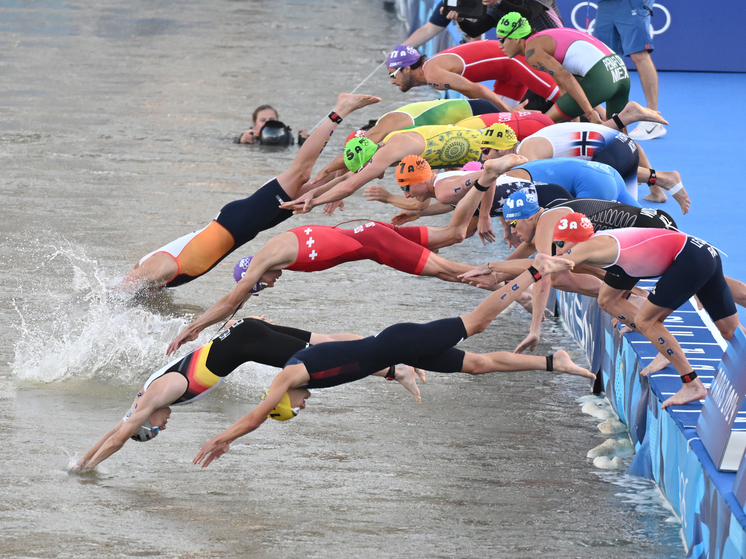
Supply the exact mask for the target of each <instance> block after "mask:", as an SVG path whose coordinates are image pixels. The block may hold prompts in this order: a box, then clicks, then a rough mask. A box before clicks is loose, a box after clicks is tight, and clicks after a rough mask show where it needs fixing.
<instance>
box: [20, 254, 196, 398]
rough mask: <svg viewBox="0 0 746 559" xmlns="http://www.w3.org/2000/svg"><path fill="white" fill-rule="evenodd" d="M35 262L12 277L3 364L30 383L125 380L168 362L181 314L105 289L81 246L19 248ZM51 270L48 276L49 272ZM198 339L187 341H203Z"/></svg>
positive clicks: (106, 281)
mask: <svg viewBox="0 0 746 559" xmlns="http://www.w3.org/2000/svg"><path fill="white" fill-rule="evenodd" d="M24 252H25V254H24V255H23V257H24V260H25V261H26V262H36V263H37V264H36V269H35V270H33V271H32V273H31V274H30V275H29V276H28V277H25V278H23V279H19V284H18V288H17V293H18V295H17V296H16V297H15V298H14V300H13V306H14V308H15V310H16V312H17V313H18V316H19V318H20V320H19V323H18V324H16V325H14V327H15V328H16V329H17V330H18V332H19V334H20V336H19V339H18V341H17V342H16V343H15V345H14V359H13V362H12V363H11V371H12V374H13V375H14V376H16V377H17V378H20V379H24V380H30V381H34V382H55V381H60V380H64V379H68V378H93V377H97V378H99V379H103V380H107V381H108V380H115V381H118V382H123V383H128V382H131V381H133V380H135V379H138V380H139V379H141V378H142V376H143V374H144V373H145V372H148V371H152V370H155V369H156V368H158V367H160V366H162V365H163V364H165V363H166V362H167V361H168V357H166V355H165V351H166V348H167V347H168V343H169V342H170V341H171V340H172V339H173V338H174V337H175V336H176V335H177V334H178V332H179V331H180V330H181V329H182V328H183V327H184V326H185V324H186V322H185V320H184V319H183V318H177V317H173V316H168V315H165V316H164V315H162V314H160V313H158V312H153V311H152V310H149V309H147V308H143V307H138V306H134V304H133V301H132V299H130V298H126V297H122V296H120V295H118V294H117V292H116V291H112V287H113V285H115V284H116V283H117V278H112V277H110V276H107V274H106V273H105V271H104V270H103V269H102V268H101V267H100V266H99V265H98V263H97V262H96V261H95V260H93V259H91V258H89V257H88V256H87V255H86V253H85V251H84V250H83V248H81V247H79V246H75V245H73V244H71V243H69V242H66V241H62V242H61V243H59V244H58V245H57V246H51V245H41V244H39V243H37V244H35V245H34V244H32V245H31V246H30V247H28V248H27V249H25V250H24ZM50 270H53V278H54V279H53V280H50V275H51V274H50V273H49V271H50ZM206 339H207V334H205V339H202V340H198V341H197V342H194V343H195V344H199V343H205V341H206Z"/></svg>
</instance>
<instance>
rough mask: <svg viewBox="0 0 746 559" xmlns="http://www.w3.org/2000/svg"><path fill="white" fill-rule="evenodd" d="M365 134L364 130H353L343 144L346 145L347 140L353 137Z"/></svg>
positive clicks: (363, 136) (361, 136) (364, 135)
mask: <svg viewBox="0 0 746 559" xmlns="http://www.w3.org/2000/svg"><path fill="white" fill-rule="evenodd" d="M366 136H367V134H366V133H365V130H355V131H354V132H353V133H352V134H350V135H349V136H347V139H346V140H345V145H347V142H349V141H350V140H352V139H353V138H365V137H366Z"/></svg>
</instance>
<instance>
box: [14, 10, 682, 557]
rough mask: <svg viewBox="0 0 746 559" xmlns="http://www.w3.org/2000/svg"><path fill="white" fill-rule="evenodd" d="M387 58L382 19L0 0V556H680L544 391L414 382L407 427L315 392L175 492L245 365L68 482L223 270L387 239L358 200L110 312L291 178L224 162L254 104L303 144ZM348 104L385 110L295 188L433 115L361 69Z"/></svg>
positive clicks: (336, 142)
mask: <svg viewBox="0 0 746 559" xmlns="http://www.w3.org/2000/svg"><path fill="white" fill-rule="evenodd" d="M405 34H406V28H405V26H404V24H402V23H401V22H399V21H398V20H397V19H396V16H395V15H394V14H393V13H392V12H390V11H387V10H386V9H385V8H384V4H383V3H382V2H380V1H379V0H368V1H365V0H347V1H344V2H332V1H329V0H315V1H310V0H306V1H302V0H298V1H290V0H278V1H270V0H253V1H222V2H195V1H193V0H182V1H180V2H175V1H173V0H154V1H152V2H147V3H144V2H143V3H141V2H135V3H132V4H126V3H124V4H123V3H119V2H113V1H111V0H95V1H94V0H91V1H90V2H86V1H77V2H76V1H73V2H66V1H62V0H60V1H54V0H49V1H38V2H33V3H32V2H17V1H8V0H0V46H1V47H2V51H1V54H0V71H1V73H2V80H0V164H1V166H2V167H1V168H2V173H1V174H0V197H1V200H2V219H0V238H1V239H2V243H0V254H1V255H2V256H1V257H2V262H3V272H2V275H1V276H0V318H1V319H2V323H3V325H4V329H3V332H4V336H3V343H2V344H1V345H0V363H2V365H0V367H1V368H0V400H1V402H2V405H0V443H1V444H2V449H3V451H2V457H1V458H0V465H1V466H2V467H0V488H2V489H1V490H0V557H14V558H15V557H60V558H63V557H64V558H67V557H70V558H83V557H86V558H87V557H91V558H93V557H133V556H135V557H143V556H154V557H220V558H223V557H225V558H228V557H247V558H253V557H257V558H261V557H300V556H305V557H323V558H329V557H356V556H358V557H359V556H364V557H374V558H378V557H381V558H384V557H397V558H398V557H423V558H424V557H427V558H432V557H448V558H451V557H454V558H461V557H510V558H512V557H543V556H551V557H590V556H596V557H619V558H623V557H625V558H626V557H648V558H649V557H672V556H673V557H675V556H681V555H683V552H684V550H683V547H682V544H681V540H680V537H679V528H680V524H679V523H678V520H677V519H676V518H674V517H673V516H672V513H671V512H670V511H669V510H668V509H667V508H666V507H665V506H664V504H663V503H662V500H661V498H660V496H659V494H658V492H657V490H656V489H655V488H654V486H653V485H652V484H651V483H649V482H647V481H645V480H639V479H632V478H628V477H626V476H624V475H623V474H621V473H618V472H605V471H601V470H598V469H597V468H595V467H594V466H593V464H592V462H591V460H589V459H587V458H586V452H587V451H588V450H590V449H591V448H593V447H595V446H597V445H599V444H600V443H602V442H603V441H604V440H605V439H606V437H604V436H602V435H601V433H600V432H599V431H598V429H597V428H596V425H597V424H598V423H599V420H597V419H593V418H592V417H589V416H588V415H584V414H583V413H582V412H581V410H580V408H581V404H582V402H581V401H579V398H581V397H583V396H587V394H588V384H587V381H584V380H582V379H579V378H576V377H565V376H558V375H554V374H551V373H541V372H522V373H509V374H501V375H500V374H495V375H484V376H482V377H475V378H472V377H469V376H467V375H436V374H431V375H430V376H429V378H428V382H427V384H426V385H424V386H422V394H423V403H422V405H421V406H416V405H415V404H414V402H413V400H412V399H411V397H410V396H409V394H408V393H407V392H406V391H404V390H403V389H402V388H401V387H400V386H399V385H395V384H396V383H387V382H385V381H383V380H382V379H378V378H372V379H366V380H364V381H361V382H358V383H354V384H350V385H346V386H342V387H338V388H334V389H329V390H321V391H316V392H315V393H314V395H313V397H312V398H311V400H309V405H308V408H307V409H306V410H305V411H304V412H302V414H301V416H300V417H299V418H297V419H296V420H295V421H291V422H286V423H277V422H268V423H267V424H265V425H264V426H263V427H262V429H260V430H259V431H257V432H255V433H253V434H251V435H250V436H247V437H245V438H244V439H242V440H240V441H238V442H237V443H235V444H234V445H233V448H232V449H231V451H230V452H229V453H228V454H227V455H226V456H224V457H223V458H221V459H220V460H219V461H217V462H215V463H214V464H212V465H211V466H210V467H209V468H207V469H204V470H203V469H200V468H198V467H196V466H193V465H192V464H191V459H192V457H193V456H194V455H195V454H196V452H197V450H198V449H199V448H200V446H201V445H202V443H203V442H204V441H205V440H206V439H208V438H209V437H211V436H212V435H214V434H216V433H218V432H219V431H221V430H222V429H224V428H225V427H227V426H228V425H230V424H231V423H232V422H233V421H235V419H237V418H238V417H240V416H241V415H243V414H244V413H245V412H246V411H247V410H248V409H250V406H253V405H254V403H255V402H256V401H257V400H258V399H259V397H260V395H261V394H262V392H263V391H264V389H265V388H266V387H267V386H268V385H269V383H270V381H271V379H272V376H273V374H274V373H275V372H276V371H275V370H273V369H271V368H269V367H262V366H257V365H244V366H243V367H241V368H240V369H239V370H238V371H237V372H236V373H234V374H233V375H231V377H230V378H229V380H228V382H226V383H224V384H223V386H222V387H221V388H220V389H219V390H218V391H217V392H216V393H215V394H213V395H211V396H210V397H209V398H206V399H204V400H201V401H200V402H199V403H197V404H194V405H191V406H185V407H181V408H175V409H174V413H173V415H172V418H171V420H170V422H169V425H168V430H167V431H166V432H165V433H163V434H162V435H161V436H160V437H158V439H157V440H156V441H153V442H151V443H149V444H147V445H138V444H136V443H128V444H127V445H125V447H124V448H123V449H122V450H121V451H120V452H119V453H117V454H116V455H115V456H113V457H112V458H110V459H109V460H107V461H106V462H104V463H103V464H102V465H100V466H99V467H98V468H97V469H96V470H95V471H94V472H91V473H88V474H85V475H73V474H69V473H68V468H69V466H70V464H71V463H73V462H74V460H76V459H77V458H78V457H80V456H81V455H82V454H83V453H84V452H85V451H86V450H87V449H88V448H89V447H90V446H91V445H92V444H93V443H94V442H95V441H96V440H97V439H98V437H100V436H101V435H102V434H103V433H104V432H105V431H106V430H107V429H109V428H110V427H111V426H113V425H114V424H115V423H116V422H117V421H118V420H119V419H120V418H121V417H122V415H123V413H124V412H125V411H126V410H127V408H128V407H129V405H130V402H131V401H132V398H133V396H134V395H135V394H136V392H137V390H138V389H139V388H140V387H141V386H142V383H143V381H144V380H145V379H146V378H147V377H148V376H149V374H150V372H152V371H153V370H154V369H155V368H158V367H161V366H162V365H163V364H165V363H166V362H167V361H168V358H167V357H166V356H165V349H166V347H167V345H168V342H169V341H170V340H171V339H172V338H173V337H174V336H175V334H176V333H177V332H178V331H179V330H180V329H181V328H182V327H183V326H184V325H185V324H186V323H188V322H189V321H190V320H191V318H192V317H194V316H195V315H198V314H199V313H201V312H202V311H203V310H205V309H206V308H207V307H209V306H210V305H211V304H212V303H213V302H214V301H215V300H216V299H217V298H218V297H219V296H221V295H222V294H224V293H225V292H227V291H228V290H229V289H230V288H231V287H232V285H233V279H232V274H231V268H232V266H233V264H234V262H235V261H236V260H237V259H238V258H239V257H240V256H243V255H245V254H250V253H252V252H253V251H256V250H257V249H258V248H259V247H260V246H261V245H262V244H263V243H264V242H265V241H266V240H268V239H269V238H271V237H272V236H273V235H274V234H277V233H279V232H281V231H283V230H286V229H289V228H291V227H297V226H300V225H303V224H309V223H323V224H335V223H337V222H339V221H344V220H345V219H360V218H371V219H379V220H388V219H390V217H391V216H392V215H393V213H394V212H393V210H392V209H391V207H389V206H385V205H383V204H380V203H377V202H367V201H365V200H364V198H363V197H362V196H361V195H359V194H358V195H357V196H355V197H353V198H351V199H350V200H348V202H347V205H346V208H345V211H344V213H342V214H337V215H335V216H333V217H327V216H324V215H323V214H322V213H320V212H318V211H315V212H313V213H311V214H307V215H304V216H298V217H296V218H293V219H292V220H291V221H289V222H287V223H286V224H284V225H281V226H280V228H278V229H277V230H274V231H267V232H264V233H262V234H260V235H259V236H258V237H257V238H256V239H255V240H254V241H253V242H251V243H250V244H249V245H248V246H246V247H244V249H242V250H240V251H239V253H236V255H235V258H234V257H233V256H231V257H229V258H228V259H226V261H225V262H224V263H222V264H221V265H219V266H218V267H217V268H216V269H215V270H213V271H212V272H211V273H210V274H208V275H206V276H205V277H203V278H200V279H199V280H197V281H195V282H192V283H191V284H188V285H185V286H183V287H180V288H178V289H176V290H172V291H170V292H168V293H164V294H160V295H157V296H154V297H152V298H151V299H149V300H145V301H139V302H135V303H132V302H129V303H122V302H117V301H116V300H115V299H113V298H111V297H110V296H109V293H110V289H111V287H112V286H113V285H115V284H116V283H117V282H118V281H119V280H120V279H121V278H122V277H123V276H124V274H125V273H126V272H127V270H128V269H129V268H130V267H131V266H132V265H133V264H134V263H135V262H136V261H137V260H138V259H139V258H140V257H141V256H142V255H144V254H146V253H147V252H149V251H151V250H154V249H155V248H157V247H159V246H161V245H162V244H165V243H166V242H167V241H170V240H172V239H174V238H176V237H178V236H181V235H183V234H185V233H187V232H189V231H192V230H194V229H197V228H200V227H202V226H204V225H205V224H207V223H208V222H209V221H210V220H211V219H212V218H213V217H214V216H215V215H216V214H217V212H218V210H219V209H220V208H221V207H222V206H223V205H224V204H226V203H227V202H229V201H231V200H235V199H239V198H244V197H246V196H247V195H249V194H250V193H251V192H253V191H254V190H255V189H256V188H257V187H259V186H260V185H261V184H262V183H263V182H265V181H266V180H267V179H269V178H271V177H272V176H274V175H276V174H278V173H280V172H282V171H283V170H284V169H286V168H287V167H288V166H289V164H290V162H291V161H292V158H293V157H294V155H295V154H296V153H297V147H291V148H287V149H274V150H272V149H269V150H268V149H263V148H258V147H247V146H240V145H236V144H233V143H232V140H233V138H235V137H236V136H238V135H239V133H240V132H242V131H243V130H245V129H246V128H248V127H249V126H250V120H251V112H252V111H253V109H254V107H255V106H257V105H259V104H263V103H271V104H273V105H274V106H275V107H276V108H277V109H278V110H279V112H280V118H281V120H283V121H284V122H286V123H287V124H289V125H291V126H292V127H293V128H294V129H295V130H296V131H297V130H298V129H300V128H304V127H305V128H311V127H313V125H314V124H316V123H317V122H318V121H319V120H320V119H321V118H323V117H324V115H325V114H326V113H327V112H328V111H329V110H330V109H331V107H333V106H334V103H335V100H336V96H337V94H338V93H340V92H342V91H350V90H351V89H353V88H355V87H356V86H357V85H358V84H359V83H360V82H361V81H362V80H363V79H364V78H365V77H366V76H368V75H369V74H370V73H371V72H372V71H373V70H374V69H375V68H376V67H377V66H378V65H379V64H380V62H381V61H382V60H383V58H384V55H383V52H384V51H385V50H386V49H388V48H390V47H391V46H393V45H395V44H397V43H398V42H400V41H401V40H402V39H403V38H404V36H405ZM360 92H364V93H370V94H374V95H378V96H381V97H383V98H384V100H383V101H382V102H381V103H380V104H379V105H378V106H374V107H369V108H366V109H364V110H362V111H360V112H359V113H356V114H354V115H352V116H351V117H350V118H348V119H347V121H346V122H344V123H343V125H342V126H341V127H340V131H339V133H338V134H337V135H336V137H335V138H333V139H332V141H331V142H330V146H329V148H328V150H327V152H325V153H324V154H323V155H322V157H321V159H320V163H319V165H321V164H324V163H326V162H328V161H329V160H330V159H331V157H332V156H333V155H334V154H335V153H336V152H337V151H338V150H339V149H340V148H341V144H342V140H343V138H344V137H345V136H346V135H347V134H348V133H349V132H351V131H352V130H353V129H355V128H356V127H359V126H361V125H363V124H365V123H366V122H367V121H368V120H369V119H374V118H377V117H378V116H380V115H381V114H382V113H383V112H385V111H388V110H392V109H394V108H396V107H398V106H401V105H403V104H405V103H408V102H413V101H417V100H424V99H431V98H434V93H433V92H431V91H430V90H425V89H423V88H419V89H415V90H413V91H412V92H410V93H408V94H402V93H401V92H399V91H398V89H396V88H394V87H392V86H390V85H389V83H388V80H387V79H386V75H385V73H384V70H383V69H382V68H379V69H378V71H377V72H376V74H375V75H374V76H373V78H371V80H369V81H368V82H367V83H366V84H365V85H364V86H363V87H362V88H361V89H360ZM382 184H384V185H385V186H387V187H388V188H390V189H392V191H393V190H394V189H395V188H396V187H395V184H394V182H393V180H392V178H391V177H390V176H387V177H386V179H384V181H383V183H382ZM446 219H447V218H446ZM442 222H443V220H442V219H433V220H432V221H429V222H428V224H432V225H437V224H439V223H442ZM505 254H506V250H505V248H504V247H502V246H493V247H488V248H483V247H482V246H481V243H479V241H478V240H474V239H472V240H468V241H467V242H465V243H463V244H462V245H459V246H455V247H450V248H447V249H444V250H442V251H441V255H443V256H444V257H446V258H449V259H451V260H456V261H461V262H468V263H475V264H476V263H480V262H483V261H485V260H487V259H488V258H491V259H495V258H499V257H503V256H505ZM483 297H484V292H481V291H479V290H477V289H474V288H472V287H470V286H467V285H455V284H447V283H445V282H440V281H438V280H436V279H433V278H416V277H412V276H405V275H403V274H401V273H399V272H396V271H394V270H391V269H388V268H384V267H381V266H378V265H376V264H373V263H370V262H360V263H351V264H346V265H343V266H339V267H337V268H334V269H331V270H329V271H325V272H320V273H314V274H298V273H293V272H288V273H286V274H285V276H284V277H283V278H282V279H281V280H280V281H279V282H278V284H277V286H276V287H275V288H274V289H272V290H268V291H266V292H264V293H263V294H261V296H260V297H258V298H253V299H252V301H251V303H250V305H247V307H249V308H248V309H247V311H246V312H245V314H249V312H250V313H252V314H265V315H266V316H267V317H268V318H271V319H272V320H274V321H275V322H276V323H278V324H285V325H290V326H297V327H301V328H306V329H309V330H314V331H317V332H325V333H329V332H344V331H351V332H355V333H358V334H363V335H369V334H373V333H375V332H376V331H378V330H380V329H382V328H384V327H386V326H388V325H390V324H393V323H396V322H401V321H415V322H417V321H428V320H433V319H437V318H444V317H451V316H457V315H458V314H460V313H463V312H467V311H469V310H471V309H473V308H474V307H475V306H476V305H477V304H478V303H479V301H481V299H482V298H483ZM528 327H529V317H528V315H527V314H526V313H525V312H524V311H523V310H522V309H520V308H517V309H513V308H511V309H509V310H508V311H506V312H505V313H504V314H503V315H501V316H500V317H498V319H497V320H496V321H495V322H494V324H493V325H492V326H491V327H490V329H489V330H488V331H487V332H485V333H483V334H481V335H479V336H477V337H475V338H473V339H470V340H467V341H466V342H465V343H464V344H463V347H464V348H465V349H468V350H471V351H477V352H486V351H494V350H498V349H503V350H509V351H510V350H512V349H513V348H514V347H515V346H516V344H517V343H518V342H519V341H520V340H521V339H522V338H523V336H524V334H525V333H526V332H527V331H528ZM214 333H215V330H214V329H209V330H208V331H207V332H205V333H203V336H202V337H201V338H200V340H199V342H198V343H204V342H205V341H207V340H208V339H209V337H210V336H212V335H214ZM544 333H545V334H544V338H543V340H542V343H541V345H540V347H539V348H538V350H537V351H538V352H540V353H542V354H544V353H547V352H552V351H554V350H555V349H557V348H564V349H566V350H568V351H569V352H570V353H571V354H572V355H573V357H575V358H576V359H578V360H580V361H581V362H582V361H584V357H583V356H582V355H581V354H580V350H579V348H578V346H577V345H576V344H575V343H574V342H573V341H572V339H571V338H569V337H568V335H567V334H566V333H565V331H564V330H563V328H562V326H561V324H560V323H559V322H557V321H550V322H549V323H547V324H546V325H545V327H544ZM190 347H194V346H190Z"/></svg>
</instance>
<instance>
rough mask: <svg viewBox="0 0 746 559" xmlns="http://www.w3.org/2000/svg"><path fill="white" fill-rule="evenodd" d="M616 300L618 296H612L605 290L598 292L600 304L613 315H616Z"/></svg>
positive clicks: (602, 308) (603, 309)
mask: <svg viewBox="0 0 746 559" xmlns="http://www.w3.org/2000/svg"><path fill="white" fill-rule="evenodd" d="M615 300H616V297H612V296H611V295H610V294H607V293H604V292H603V291H601V292H600V293H599V294H598V306H599V307H601V310H602V311H604V312H607V313H609V314H610V315H611V316H616V313H615V312H614V304H613V302H614V301H615Z"/></svg>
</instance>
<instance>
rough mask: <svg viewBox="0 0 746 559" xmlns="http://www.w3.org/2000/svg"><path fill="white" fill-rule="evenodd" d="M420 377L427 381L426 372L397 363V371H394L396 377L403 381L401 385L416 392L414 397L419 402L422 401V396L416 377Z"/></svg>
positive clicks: (413, 392)
mask: <svg viewBox="0 0 746 559" xmlns="http://www.w3.org/2000/svg"><path fill="white" fill-rule="evenodd" d="M418 376H419V377H420V380H422V382H425V373H424V371H421V370H419V369H415V368H414V367H410V366H409V365H397V366H396V371H395V372H394V378H395V379H396V380H397V381H399V382H400V383H401V385H402V386H403V387H404V388H406V389H407V390H409V391H410V392H411V393H412V394H414V399H415V400H416V401H417V403H418V404H421V403H422V397H421V396H420V389H419V388H417V382H416V380H415V379H416V378H417V377H418Z"/></svg>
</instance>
